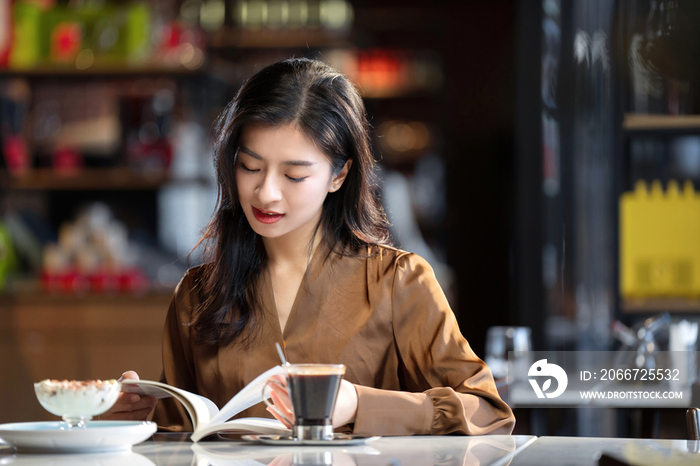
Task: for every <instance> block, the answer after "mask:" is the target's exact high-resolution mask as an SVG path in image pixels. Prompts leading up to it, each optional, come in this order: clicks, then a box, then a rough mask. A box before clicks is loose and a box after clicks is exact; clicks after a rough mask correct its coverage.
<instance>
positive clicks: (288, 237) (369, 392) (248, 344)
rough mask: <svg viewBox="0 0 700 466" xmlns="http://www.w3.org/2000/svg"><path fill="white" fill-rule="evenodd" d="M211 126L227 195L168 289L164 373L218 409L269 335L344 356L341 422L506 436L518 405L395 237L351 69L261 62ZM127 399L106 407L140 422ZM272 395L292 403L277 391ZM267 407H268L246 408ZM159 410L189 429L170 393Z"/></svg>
mask: <svg viewBox="0 0 700 466" xmlns="http://www.w3.org/2000/svg"><path fill="white" fill-rule="evenodd" d="M217 129H218V131H217V135H218V140H217V141H216V144H215V164H216V170H217V182H218V186H219V200H218V205H217V209H216V212H215V213H214V216H213V219H212V221H211V223H210V224H209V226H208V227H207V229H206V230H205V233H204V236H203V238H202V240H201V241H200V242H201V243H203V244H204V245H205V247H206V251H207V255H206V256H205V257H207V260H206V261H205V264H204V265H202V266H199V267H195V268H192V269H190V270H189V271H188V272H187V274H186V275H185V277H184V278H183V279H182V281H181V282H180V284H179V285H178V287H177V289H176V291H175V296H174V298H173V301H172V303H171V306H170V310H169V312H168V317H167V321H166V326H165V333H164V340H163V364H164V371H163V376H162V380H163V381H164V382H166V383H169V384H171V385H174V386H178V387H181V388H184V389H186V390H189V391H192V392H195V393H199V394H201V395H203V396H206V397H208V398H210V399H211V400H212V401H214V402H215V403H216V404H217V405H219V406H222V405H223V404H224V403H225V402H226V401H228V400H229V399H230V398H231V397H232V396H233V395H235V394H236V393H237V392H238V391H239V390H240V389H241V388H243V387H244V386H245V385H246V384H248V383H249V382H250V381H251V380H252V379H253V378H255V377H256V376H257V375H259V374H261V373H262V372H263V371H265V370H266V369H268V368H270V367H272V366H273V365H276V364H278V363H279V360H278V356H277V353H276V351H275V346H274V343H275V342H284V343H285V348H286V353H287V354H286V356H287V359H288V360H289V361H290V362H295V363H302V362H304V363H309V362H315V363H343V364H345V365H346V366H347V369H346V374H345V380H344V381H343V383H342V386H341V390H340V394H339V396H338V401H337V403H336V409H335V412H334V415H333V423H334V426H335V427H336V428H343V430H345V431H352V432H354V433H355V434H364V435H370V434H372V435H411V434H449V433H459V434H468V435H478V434H486V433H506V434H507V433H510V432H511V431H512V429H513V426H514V423H515V419H514V417H513V414H512V412H511V410H510V409H509V407H508V406H507V405H506V404H505V403H504V402H503V401H502V400H501V399H500V398H499V396H498V394H497V392H496V388H495V385H494V383H493V378H492V376H491V373H490V371H489V370H488V368H487V367H486V365H485V364H484V363H483V362H482V361H481V360H480V359H479V358H477V357H476V355H475V354H474V352H473V351H472V350H471V349H470V347H469V345H468V343H467V342H466V340H465V339H464V338H463V337H462V335H461V334H460V332H459V328H458V325H457V322H456V320H455V317H454V315H453V313H452V311H451V310H450V308H449V305H448V303H447V301H446V299H445V297H444V294H443V293H442V290H441V289H440V287H439V285H438V284H437V281H436V280H435V276H434V274H433V272H432V269H431V268H430V266H429V265H428V264H427V262H425V261H424V260H423V259H422V258H420V257H419V256H416V255H414V254H410V253H407V252H404V251H400V250H397V249H394V248H391V247H390V246H388V237H387V233H386V231H387V230H386V220H385V217H384V214H383V211H382V209H381V207H380V204H379V202H378V200H377V197H376V196H375V195H374V192H373V190H374V186H375V183H374V178H373V173H374V159H373V157H372V154H371V150H370V141H369V125H368V123H367V120H366V116H365V110H364V105H363V103H362V99H361V98H360V96H359V94H358V93H357V91H356V89H355V88H354V87H353V86H352V84H351V83H350V82H349V81H348V79H347V78H346V77H345V76H343V75H342V74H340V73H338V72H337V71H335V70H334V69H332V68H330V67H328V66H327V65H325V64H323V63H322V62H319V61H313V60H307V59H290V60H285V61H282V62H279V63H276V64H274V65H271V66H268V67H266V68H264V69H263V70H261V71H260V72H258V73H257V74H256V75H255V76H253V77H252V78H251V79H250V80H249V81H248V82H247V83H246V84H244V86H243V87H242V88H241V89H240V91H239V92H238V95H237V96H236V98H235V99H234V100H233V102H232V103H231V104H230V105H229V106H228V107H227V109H226V110H225V111H224V112H223V114H222V116H221V117H220V119H219V121H218V128H217ZM125 376H127V377H129V376H130V377H136V374H135V373H133V372H129V373H126V374H125ZM128 397H129V396H127V395H123V396H122V398H121V399H120V400H119V402H118V404H117V405H115V407H114V408H113V409H112V410H111V411H110V412H109V413H108V415H107V416H105V415H103V416H102V417H103V418H105V417H108V418H112V419H125V418H132V419H133V418H144V417H145V415H146V414H148V412H150V410H151V409H152V406H153V404H154V403H153V400H150V399H147V398H144V399H141V400H136V401H131V399H130V398H128ZM136 398H137V397H136ZM273 401H274V402H275V404H276V405H277V406H278V407H279V408H280V409H282V410H285V409H287V406H288V399H286V393H284V392H283V391H276V392H275V393H274V394H273ZM266 415H267V416H268V417H269V413H266V412H265V411H264V405H263V404H260V405H257V406H254V407H252V408H250V409H249V410H246V411H244V412H243V413H241V414H240V416H241V417H245V416H266ZM154 420H156V421H157V422H158V424H159V425H160V426H161V427H163V428H168V429H171V430H191V429H192V427H191V425H190V423H189V421H188V418H187V416H186V414H185V413H184V411H183V409H182V407H180V406H178V405H176V403H175V402H173V401H172V400H165V401H164V402H162V403H160V404H159V405H158V406H157V407H156V409H155V414H154Z"/></svg>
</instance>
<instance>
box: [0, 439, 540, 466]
mask: <svg viewBox="0 0 700 466" xmlns="http://www.w3.org/2000/svg"><path fill="white" fill-rule="evenodd" d="M178 437H179V436H178V435H171V434H156V435H155V436H154V440H148V441H146V442H144V443H141V444H139V445H136V446H134V448H133V452H128V453H115V454H101V455H46V454H44V455H29V454H17V455H14V456H12V454H11V451H10V450H9V449H7V448H0V464H1V465H3V466H5V465H35V464H36V465H39V464H41V465H45V464H52V465H61V466H63V465H66V466H68V465H80V466H89V465H90V466H91V465H101V466H104V465H129V466H131V465H136V466H142V465H143V466H152V465H169V466H179V465H182V466H193V465H196V466H206V465H213V466H220V465H229V466H233V465H236V466H260V465H267V464H270V463H272V462H274V464H275V465H302V464H303V465H309V466H311V465H314V466H321V465H330V464H333V465H336V466H375V465H376V466H430V465H455V466H456V465H484V466H485V465H494V466H505V465H508V464H509V462H510V461H512V459H513V458H514V457H516V456H517V455H518V454H519V453H520V452H521V451H522V450H524V449H527V448H528V446H529V445H530V444H532V443H534V442H535V441H536V440H537V438H536V437H532V436H508V435H495V436H482V437H457V436H427V437H386V438H382V439H379V440H377V441H375V442H373V443H371V444H369V445H364V446H352V447H340V446H338V447H332V448H327V447H294V446H292V447H286V446H265V445H257V444H252V443H247V442H241V441H229V442H200V443H198V444H193V443H192V442H190V441H189V440H184V441H172V440H175V439H177V438H178Z"/></svg>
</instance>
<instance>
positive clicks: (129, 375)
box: [119, 371, 139, 382]
mask: <svg viewBox="0 0 700 466" xmlns="http://www.w3.org/2000/svg"><path fill="white" fill-rule="evenodd" d="M127 379H129V380H139V375H138V374H137V373H136V372H134V371H126V372H124V373H123V374H122V376H121V377H120V378H119V381H120V382H121V381H122V380H127Z"/></svg>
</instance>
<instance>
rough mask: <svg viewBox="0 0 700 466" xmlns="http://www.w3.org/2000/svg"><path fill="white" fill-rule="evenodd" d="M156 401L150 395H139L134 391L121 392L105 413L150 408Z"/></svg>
mask: <svg viewBox="0 0 700 466" xmlns="http://www.w3.org/2000/svg"><path fill="white" fill-rule="evenodd" d="M156 403H157V400H156V399H155V398H153V397H152V396H144V397H140V396H139V395H137V394H135V393H122V394H121V395H120V396H119V398H118V399H117V402H116V403H114V406H112V407H111V408H110V409H109V411H107V413H105V414H110V413H120V412H129V411H137V410H139V409H145V408H152V407H154V406H155V405H156Z"/></svg>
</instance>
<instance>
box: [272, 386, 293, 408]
mask: <svg viewBox="0 0 700 466" xmlns="http://www.w3.org/2000/svg"><path fill="white" fill-rule="evenodd" d="M270 398H272V400H273V401H274V402H275V404H278V403H279V404H282V405H283V406H284V407H285V409H286V410H287V411H289V412H291V411H292V403H291V401H290V400H289V394H288V393H287V392H286V391H285V390H282V389H280V388H277V389H276V390H275V389H272V390H271V391H270Z"/></svg>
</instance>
